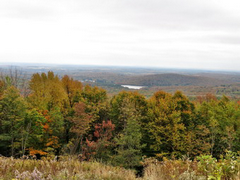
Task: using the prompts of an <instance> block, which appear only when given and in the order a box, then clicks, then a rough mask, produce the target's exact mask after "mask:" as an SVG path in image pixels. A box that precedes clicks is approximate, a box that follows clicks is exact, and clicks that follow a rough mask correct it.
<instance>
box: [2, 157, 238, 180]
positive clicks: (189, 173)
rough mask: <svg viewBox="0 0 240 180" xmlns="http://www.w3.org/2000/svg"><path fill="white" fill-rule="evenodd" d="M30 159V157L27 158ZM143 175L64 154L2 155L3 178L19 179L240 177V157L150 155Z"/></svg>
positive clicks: (191, 179) (215, 179)
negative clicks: (36, 156)
mask: <svg viewBox="0 0 240 180" xmlns="http://www.w3.org/2000/svg"><path fill="white" fill-rule="evenodd" d="M25 158H26V157H25ZM143 165H144V170H143V174H142V177H137V176H136V175H135V172H134V171H133V170H126V169H124V168H121V167H113V166H109V165H105V164H103V163H98V162H81V161H79V159H78V158H74V157H73V156H71V157H61V160H59V161H56V159H55V160H52V159H50V158H48V159H45V160H33V159H32V160H29V159H13V158H4V157H1V158H0V167H1V168H0V179H18V180H36V179H37V180H44V179H45V180H55V179H56V180H57V179H79V180H81V179H83V180H135V179H138V180H188V179H189V180H201V179H202V180H221V179H225V180H238V179H240V157H239V156H236V154H233V153H228V154H227V156H226V157H225V159H223V158H222V159H220V160H219V161H217V160H216V159H215V158H212V157H211V156H201V157H198V158H197V160H194V161H192V160H189V159H188V158H186V159H181V160H168V159H166V158H164V159H163V161H158V160H156V159H155V158H148V159H146V160H145V161H144V162H143Z"/></svg>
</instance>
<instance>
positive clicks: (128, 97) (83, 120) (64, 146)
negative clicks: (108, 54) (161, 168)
mask: <svg viewBox="0 0 240 180" xmlns="http://www.w3.org/2000/svg"><path fill="white" fill-rule="evenodd" d="M22 82H23V81H22V80H21V81H20V84H21V83H22ZM28 84H29V86H28V88H25V89H24V91H23V89H21V88H22V87H23V86H17V85H16V83H15V81H14V79H13V78H11V77H9V76H6V77H4V78H2V80H1V81H0V142H1V143H0V154H1V155H3V156H12V157H15V158H20V157H22V156H26V155H27V156H31V157H35V156H41V157H48V156H60V155H77V156H78V158H79V160H80V161H91V160H100V161H101V162H108V163H110V164H112V165H117V166H122V167H125V168H130V169H134V168H137V167H140V166H142V165H143V164H142V162H143V159H144V158H149V157H155V158H157V159H158V160H163V159H164V158H168V159H178V158H181V157H183V156H186V157H188V158H189V159H194V158H195V157H197V156H201V155H211V157H215V158H217V159H219V158H221V157H222V155H225V154H226V152H232V153H237V152H239V151H240V143H239V142H240V101H238V100H231V99H229V98H228V97H226V96H224V95H223V96H222V98H221V99H217V98H216V97H215V96H214V95H212V94H207V95H205V96H199V97H197V98H196V100H194V101H190V100H189V99H188V97H186V96H185V95H184V94H183V93H181V92H180V91H176V92H175V93H174V94H170V93H167V92H164V91H157V92H156V93H155V94H154V95H153V96H152V97H150V98H149V99H146V98H145V97H144V96H143V95H141V94H139V93H138V92H136V91H133V92H131V91H128V92H125V91H122V92H120V93H118V94H116V95H115V96H113V97H111V98H110V97H108V95H107V92H106V91H105V90H104V89H101V88H98V87H91V86H89V85H83V84H82V83H81V82H79V81H77V80H74V79H73V78H71V77H69V76H68V75H65V76H63V77H62V78H60V77H59V76H57V75H55V74H54V73H53V72H48V73H42V74H39V73H36V74H33V75H32V77H31V79H30V81H29V82H28ZM24 87H25V86H24Z"/></svg>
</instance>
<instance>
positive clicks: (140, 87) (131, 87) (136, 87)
mask: <svg viewBox="0 0 240 180" xmlns="http://www.w3.org/2000/svg"><path fill="white" fill-rule="evenodd" d="M121 86H122V87H125V88H128V89H142V88H144V87H145V86H132V85H121Z"/></svg>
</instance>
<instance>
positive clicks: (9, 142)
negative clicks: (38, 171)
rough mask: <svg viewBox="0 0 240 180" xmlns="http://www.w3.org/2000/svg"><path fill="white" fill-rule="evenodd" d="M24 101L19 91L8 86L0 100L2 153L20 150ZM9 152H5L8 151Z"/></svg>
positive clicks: (17, 152) (16, 152)
mask: <svg viewBox="0 0 240 180" xmlns="http://www.w3.org/2000/svg"><path fill="white" fill-rule="evenodd" d="M25 115H26V103H25V101H24V99H23V98H22V97H21V96H20V93H19V91H18V90H17V89H16V88H15V87H13V86H10V87H8V88H7V89H6V90H5V91H4V93H3V95H2V99H1V100H0V140H1V143H0V146H1V148H0V149H1V151H2V153H4V152H5V153H4V154H6V155H11V156H15V155H17V154H19V152H20V151H21V147H22V144H21V141H23V138H24V120H25ZM9 148H10V152H11V153H10V154H8V153H6V152H9Z"/></svg>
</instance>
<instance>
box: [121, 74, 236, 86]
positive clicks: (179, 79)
mask: <svg viewBox="0 0 240 180" xmlns="http://www.w3.org/2000/svg"><path fill="white" fill-rule="evenodd" d="M230 83H232V81H229V80H220V79H217V78H212V77H202V76H197V75H182V74H173V73H167V74H154V75H142V76H131V77H128V78H126V79H124V80H122V81H120V82H118V84H129V85H139V86H217V85H223V84H230Z"/></svg>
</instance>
